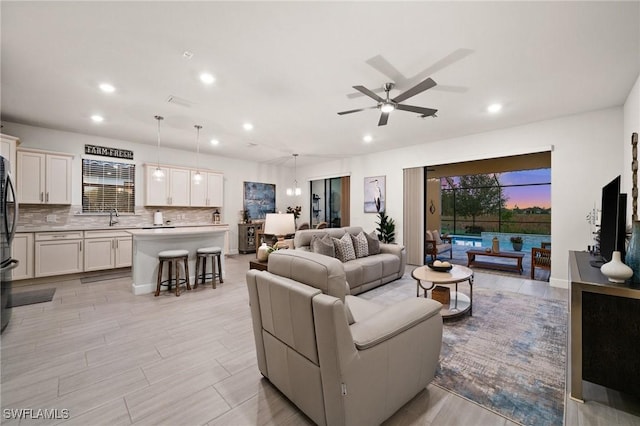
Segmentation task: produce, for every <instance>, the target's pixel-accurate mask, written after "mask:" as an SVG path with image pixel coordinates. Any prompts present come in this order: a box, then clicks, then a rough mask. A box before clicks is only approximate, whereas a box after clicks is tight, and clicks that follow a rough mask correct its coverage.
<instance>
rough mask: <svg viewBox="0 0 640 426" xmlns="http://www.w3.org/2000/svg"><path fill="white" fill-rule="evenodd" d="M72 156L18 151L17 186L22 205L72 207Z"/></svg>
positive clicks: (38, 151)
mask: <svg viewBox="0 0 640 426" xmlns="http://www.w3.org/2000/svg"><path fill="white" fill-rule="evenodd" d="M72 161H73V155H68V154H61V153H54V152H46V151H40V150H25V149H20V150H18V151H17V163H18V164H17V173H16V183H17V187H18V189H17V192H18V202H19V203H22V204H71V174H72V173H71V170H72V167H71V166H72Z"/></svg>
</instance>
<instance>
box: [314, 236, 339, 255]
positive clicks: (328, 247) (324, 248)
mask: <svg viewBox="0 0 640 426" xmlns="http://www.w3.org/2000/svg"><path fill="white" fill-rule="evenodd" d="M310 249H311V251H312V252H314V253H319V254H323V255H325V256H330V257H336V249H335V247H334V246H333V240H332V239H331V237H330V236H329V235H327V234H324V235H313V236H312V237H311V245H310Z"/></svg>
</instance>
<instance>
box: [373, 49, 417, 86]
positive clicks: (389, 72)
mask: <svg viewBox="0 0 640 426" xmlns="http://www.w3.org/2000/svg"><path fill="white" fill-rule="evenodd" d="M366 63H367V64H369V65H371V67H372V68H373V69H375V70H377V71H379V72H380V73H382V74H384V75H386V76H387V77H389V78H390V79H391V81H393V82H394V83H395V84H396V86H404V85H405V83H406V81H407V77H405V76H404V75H402V73H401V72H400V71H398V70H397V69H396V67H394V66H393V65H391V63H389V61H387V60H386V59H385V58H384V57H383V56H382V55H377V56H374V57H373V58H371V59H367V60H366Z"/></svg>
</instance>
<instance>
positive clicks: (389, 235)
mask: <svg viewBox="0 0 640 426" xmlns="http://www.w3.org/2000/svg"><path fill="white" fill-rule="evenodd" d="M378 219H380V222H376V225H378V228H376V231H378V239H379V240H380V241H382V242H383V243H393V242H394V241H395V239H396V232H395V231H396V223H395V222H394V221H393V219H391V218H390V217H389V216H387V213H386V212H385V211H384V210H383V211H381V212H380V213H378Z"/></svg>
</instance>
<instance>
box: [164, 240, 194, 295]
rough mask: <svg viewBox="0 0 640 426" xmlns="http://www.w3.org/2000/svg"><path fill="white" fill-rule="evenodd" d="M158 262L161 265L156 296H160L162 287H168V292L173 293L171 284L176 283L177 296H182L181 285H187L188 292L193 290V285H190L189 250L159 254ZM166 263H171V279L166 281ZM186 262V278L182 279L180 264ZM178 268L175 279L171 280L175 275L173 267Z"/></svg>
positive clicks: (165, 251)
mask: <svg viewBox="0 0 640 426" xmlns="http://www.w3.org/2000/svg"><path fill="white" fill-rule="evenodd" d="M158 260H159V261H160V264H159V265H158V286H157V288H156V294H155V295H156V296H159V295H160V287H161V286H163V285H166V286H167V287H168V288H167V290H168V291H171V283H172V282H175V284H176V296H180V284H183V283H186V284H187V290H191V285H190V284H189V251H188V250H164V251H161V252H160V253H158ZM164 262H168V263H169V277H168V279H166V280H164V281H163V280H162V267H163V265H164ZM180 262H184V273H185V278H180V268H179V266H180V265H179V263H180ZM174 266H175V268H176V275H175V278H171V276H172V275H173V271H172V269H173V267H174Z"/></svg>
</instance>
